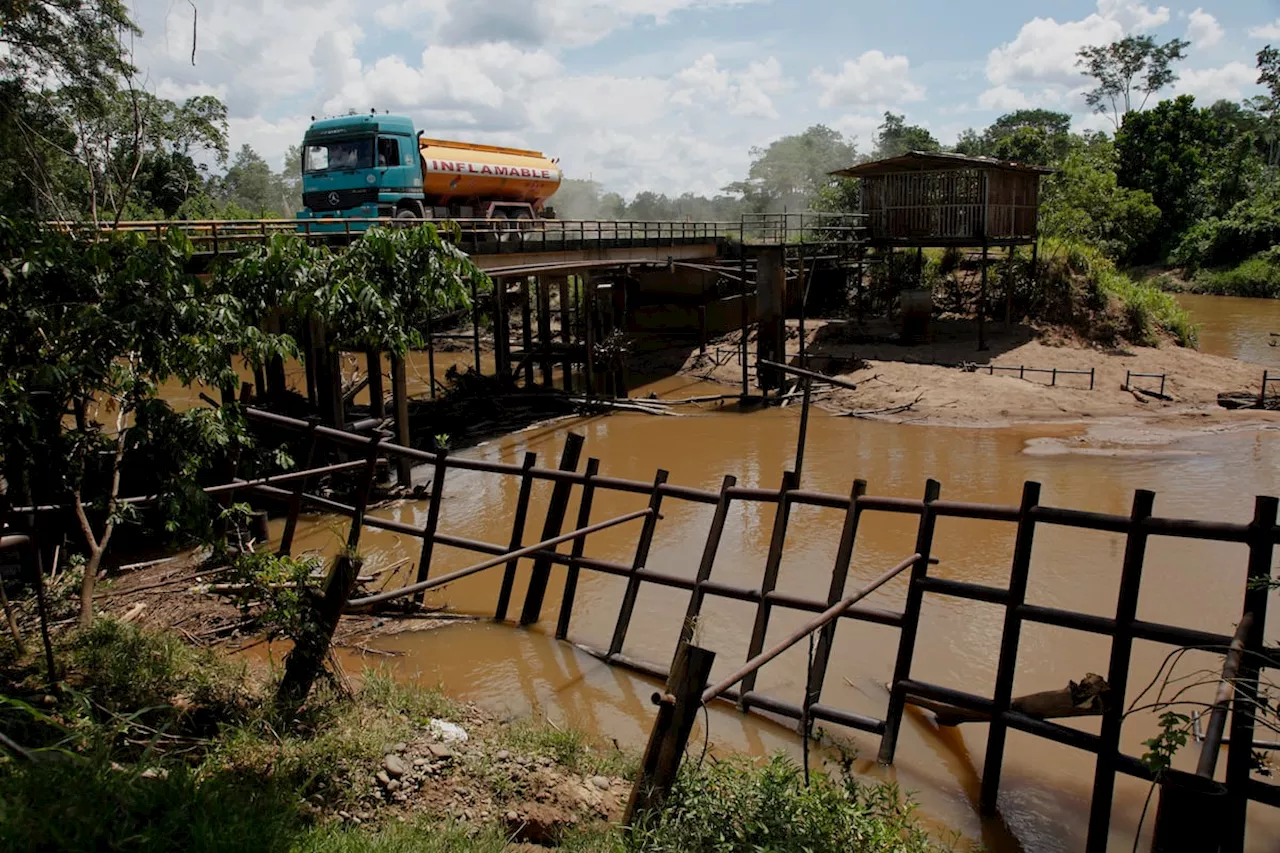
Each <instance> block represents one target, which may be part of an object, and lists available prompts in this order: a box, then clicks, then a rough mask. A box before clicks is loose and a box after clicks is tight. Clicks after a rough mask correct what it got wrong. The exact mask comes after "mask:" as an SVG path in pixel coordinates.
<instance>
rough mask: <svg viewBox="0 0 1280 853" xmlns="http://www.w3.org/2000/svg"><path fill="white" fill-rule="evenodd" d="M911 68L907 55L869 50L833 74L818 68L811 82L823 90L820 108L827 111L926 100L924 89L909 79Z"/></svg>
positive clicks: (845, 63)
mask: <svg viewBox="0 0 1280 853" xmlns="http://www.w3.org/2000/svg"><path fill="white" fill-rule="evenodd" d="M910 66H911V63H910V62H909V61H908V59H907V58H906V57H905V56H885V55H884V54H883V53H881V52H880V51H878V50H869V51H867V52H866V53H864V54H862V56H859V57H858V58H857V59H846V60H845V61H844V64H843V65H841V66H840V68H839V70H837V71H836V73H834V74H829V73H827V71H826V70H825V69H823V68H815V69H814V71H813V73H812V74H810V75H809V79H810V80H812V81H813V82H814V83H816V84H818V86H819V88H820V89H821V90H822V91H821V94H819V95H818V105H819V106H820V107H823V108H825V109H830V108H832V107H848V106H853V105H855V104H874V103H902V102H907V101H919V100H922V99H923V98H924V87H923V86H921V85H919V84H917V83H912V82H911V81H910V80H909V79H908V78H907V74H908V72H909V71H910Z"/></svg>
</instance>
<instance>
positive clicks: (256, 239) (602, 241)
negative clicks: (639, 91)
mask: <svg viewBox="0 0 1280 853" xmlns="http://www.w3.org/2000/svg"><path fill="white" fill-rule="evenodd" d="M419 221H422V220H404V219H393V218H391V217H379V218H367V219H364V218H350V219H337V218H334V219H251V220H169V221H128V222H120V223H101V224H97V225H95V224H93V223H82V222H53V223H50V225H52V226H53V227H56V228H62V229H64V230H68V231H70V232H72V233H74V234H77V235H80V236H83V237H90V236H92V235H94V234H99V233H108V232H117V233H118V232H129V233H138V234H143V235H145V236H146V237H147V238H148V239H151V240H158V239H161V238H163V236H164V234H165V232H166V231H168V230H170V229H174V228H176V229H179V230H181V231H182V232H183V233H185V234H186V235H187V237H188V238H189V239H190V240H191V242H192V243H193V244H194V245H195V249H196V251H197V252H200V253H206V254H214V255H219V254H224V253H231V254H234V253H236V252H239V251H242V250H243V248H244V247H245V245H246V244H255V243H263V242H265V241H267V240H268V239H270V238H271V237H272V236H273V235H275V234H300V235H302V236H303V237H304V239H306V240H308V241H310V242H324V243H333V242H337V243H343V242H345V241H349V240H352V239H355V238H357V237H359V236H360V233H361V232H362V231H364V230H366V229H368V228H371V227H374V226H383V227H400V226H404V225H406V224H414V223H416V222H419ZM426 221H436V222H438V223H440V224H444V223H445V222H447V223H449V230H450V231H452V228H453V227H454V226H456V228H457V236H456V238H455V239H456V242H457V243H458V245H459V247H461V248H462V249H463V250H464V251H467V252H469V253H471V254H497V253H506V252H541V251H563V250H572V249H582V248H594V247H603V248H631V247H634V248H644V247H660V246H677V245H687V244H691V243H710V242H715V241H718V240H723V239H727V238H729V237H733V236H737V234H738V233H740V232H741V226H740V224H739V223H736V222H685V221H678V220H674V221H631V220H600V219H596V220H560V219H450V220H426Z"/></svg>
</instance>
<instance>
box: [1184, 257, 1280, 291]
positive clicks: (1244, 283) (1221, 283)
mask: <svg viewBox="0 0 1280 853" xmlns="http://www.w3.org/2000/svg"><path fill="white" fill-rule="evenodd" d="M1194 289H1195V291H1196V292H1197V293H1214V294H1218V295H1220V296H1255V297H1262V298H1266V299H1274V298H1277V297H1280V247H1276V248H1272V249H1270V250H1269V251H1266V252H1259V253H1258V254H1256V255H1254V256H1253V257H1251V258H1249V259H1247V260H1245V261H1244V262H1242V263H1240V264H1238V265H1237V266H1234V267H1229V268H1227V269H1221V270H1201V271H1200V272H1199V273H1197V274H1196V277H1195V284H1194Z"/></svg>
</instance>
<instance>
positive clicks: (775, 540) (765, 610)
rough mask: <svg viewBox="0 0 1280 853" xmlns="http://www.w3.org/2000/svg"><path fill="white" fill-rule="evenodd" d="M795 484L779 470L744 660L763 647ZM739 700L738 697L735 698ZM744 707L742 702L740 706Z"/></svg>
mask: <svg viewBox="0 0 1280 853" xmlns="http://www.w3.org/2000/svg"><path fill="white" fill-rule="evenodd" d="M797 485H798V482H797V477H796V473H795V472H794V471H785V472H783V474H782V485H781V487H779V489H778V505H777V509H776V511H775V513H774V516H773V534H772V535H771V536H770V538H769V553H768V556H766V557H765V563H764V577H763V578H762V579H761V581H760V592H761V598H760V604H759V605H757V606H756V618H755V624H754V625H753V626H752V629H751V642H750V644H749V645H748V646H747V660H750V659H751V658H753V657H755V656H756V655H758V654H760V651H761V650H762V649H763V648H764V641H765V635H766V634H768V632H769V613H770V610H771V605H770V603H769V598H768V596H769V593H771V592H773V591H774V590H775V589H776V588H777V586H778V568H779V567H780V566H781V565H782V551H783V548H784V547H785V546H786V540H787V523H788V522H789V521H790V519H791V502H790V501H789V500H787V492H790V491H793V490H794V489H795V488H796V487H797ZM758 674H759V670H755V671H752V672H750V673H748V674H747V676H746V677H745V678H743V679H742V692H743V693H750V692H751V691H752V690H755V689H756V676H757V675H758ZM739 704H742V700H741V699H740V700H739ZM743 707H744V708H745V705H744V706H743Z"/></svg>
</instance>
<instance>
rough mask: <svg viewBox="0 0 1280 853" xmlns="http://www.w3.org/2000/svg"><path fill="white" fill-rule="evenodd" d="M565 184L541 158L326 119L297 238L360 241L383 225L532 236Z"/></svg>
mask: <svg viewBox="0 0 1280 853" xmlns="http://www.w3.org/2000/svg"><path fill="white" fill-rule="evenodd" d="M561 178H562V173H561V172H560V168H559V166H558V165H557V161H555V160H549V159H547V158H546V157H545V156H544V155H543V154H542V153H541V152H538V151H526V150H524V149H521V148H502V147H499V146H495V145H478V144H474V143H467V142H450V141H447V140H443V139H425V138H423V136H422V132H421V131H415V130H414V127H413V122H412V121H411V120H410V119H408V118H405V117H404V116H393V115H386V114H382V115H379V114H377V113H370V114H369V115H350V116H341V117H339V118H328V119H323V120H321V121H313V122H312V124H311V127H310V128H308V129H307V132H306V135H305V136H304V137H303V142H302V204H303V209H302V210H301V211H299V212H298V219H299V223H298V229H299V230H300V231H307V232H319V233H324V232H353V231H363V230H364V229H365V228H367V227H368V226H369V224H370V222H369V221H368V220H373V219H378V218H386V217H391V218H395V219H405V220H417V219H424V218H426V219H463V220H465V219H483V220H486V221H488V222H499V221H500V222H502V223H503V225H504V227H525V226H526V225H527V224H528V223H530V222H531V221H532V220H534V219H543V218H550V217H551V216H552V215H553V213H552V211H551V209H550V208H549V207H547V206H546V202H547V200H548V199H550V198H551V196H552V195H554V194H555V192H556V190H557V189H559V187H560V181H561Z"/></svg>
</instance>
